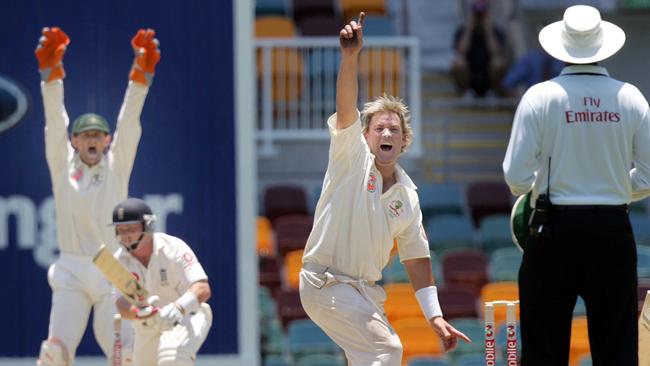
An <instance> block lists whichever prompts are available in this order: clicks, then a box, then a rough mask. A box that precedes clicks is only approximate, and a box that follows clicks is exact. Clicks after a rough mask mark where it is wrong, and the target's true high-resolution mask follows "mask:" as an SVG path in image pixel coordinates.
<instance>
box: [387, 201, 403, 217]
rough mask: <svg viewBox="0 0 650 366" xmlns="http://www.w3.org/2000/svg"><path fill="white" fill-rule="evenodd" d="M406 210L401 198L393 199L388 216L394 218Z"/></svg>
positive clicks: (389, 205)
mask: <svg viewBox="0 0 650 366" xmlns="http://www.w3.org/2000/svg"><path fill="white" fill-rule="evenodd" d="M402 212H404V204H403V203H402V201H400V200H395V201H392V202H391V203H389V204H388V216H390V217H392V218H396V217H399V215H401V214H402Z"/></svg>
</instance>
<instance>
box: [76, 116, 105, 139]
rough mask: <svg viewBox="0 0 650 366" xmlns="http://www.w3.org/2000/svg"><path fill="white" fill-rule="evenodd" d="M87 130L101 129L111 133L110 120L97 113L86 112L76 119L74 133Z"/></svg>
mask: <svg viewBox="0 0 650 366" xmlns="http://www.w3.org/2000/svg"><path fill="white" fill-rule="evenodd" d="M85 131H101V132H103V133H105V134H109V133H110V131H109V129H108V122H106V119H105V118H104V117H102V116H100V115H98V114H95V113H86V114H82V115H81V116H79V117H78V118H77V119H75V120H74V124H73V125H72V134H73V135H76V134H78V133H82V132H85Z"/></svg>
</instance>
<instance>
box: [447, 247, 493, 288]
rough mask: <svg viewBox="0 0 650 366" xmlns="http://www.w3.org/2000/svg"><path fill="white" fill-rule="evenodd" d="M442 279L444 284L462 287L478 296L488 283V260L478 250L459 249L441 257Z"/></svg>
mask: <svg viewBox="0 0 650 366" xmlns="http://www.w3.org/2000/svg"><path fill="white" fill-rule="evenodd" d="M441 264H442V278H444V279H445V284H447V285H450V286H452V287H453V286H459V287H464V288H466V289H468V290H470V291H472V292H473V293H474V294H478V293H479V292H480V290H481V288H482V287H483V285H485V284H486V283H487V282H488V273H487V268H488V260H487V258H486V256H485V254H483V252H482V251H480V250H474V249H460V250H452V251H447V252H445V253H444V254H443V255H442V260H441Z"/></svg>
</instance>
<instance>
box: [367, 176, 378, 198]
mask: <svg viewBox="0 0 650 366" xmlns="http://www.w3.org/2000/svg"><path fill="white" fill-rule="evenodd" d="M367 189H368V192H370V193H374V192H375V191H376V190H377V176H375V173H373V172H370V175H368V187H367Z"/></svg>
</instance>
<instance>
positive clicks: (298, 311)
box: [277, 289, 307, 329]
mask: <svg viewBox="0 0 650 366" xmlns="http://www.w3.org/2000/svg"><path fill="white" fill-rule="evenodd" d="M277 304H278V315H279V316H280V321H281V322H282V326H283V327H284V329H287V324H289V322H291V321H292V320H295V319H304V318H307V313H305V309H303V308H302V303H301V302H300V295H299V293H298V290H296V289H282V290H280V292H279V294H278V298H277Z"/></svg>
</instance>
